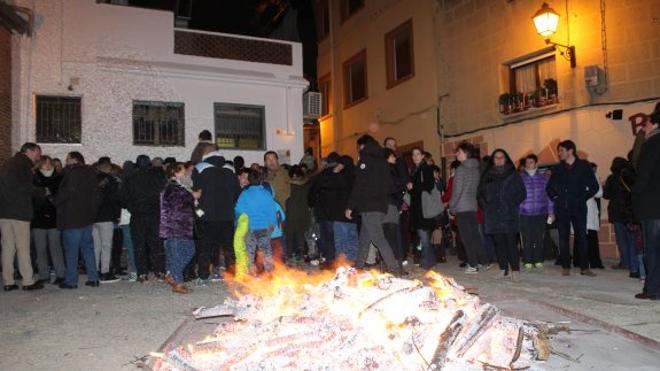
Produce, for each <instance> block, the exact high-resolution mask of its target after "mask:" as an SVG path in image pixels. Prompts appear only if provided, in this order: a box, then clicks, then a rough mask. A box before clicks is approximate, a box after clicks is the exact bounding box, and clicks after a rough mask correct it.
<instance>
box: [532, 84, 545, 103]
mask: <svg viewBox="0 0 660 371" xmlns="http://www.w3.org/2000/svg"><path fill="white" fill-rule="evenodd" d="M546 98H547V97H546V90H545V88H538V89H536V91H535V92H534V107H543V106H545V105H546V104H547V99H546Z"/></svg>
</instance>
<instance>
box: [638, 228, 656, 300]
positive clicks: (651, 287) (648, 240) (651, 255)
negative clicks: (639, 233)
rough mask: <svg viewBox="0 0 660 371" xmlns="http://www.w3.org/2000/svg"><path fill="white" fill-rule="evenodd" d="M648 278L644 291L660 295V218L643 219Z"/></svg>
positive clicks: (648, 293) (652, 294)
mask: <svg viewBox="0 0 660 371" xmlns="http://www.w3.org/2000/svg"><path fill="white" fill-rule="evenodd" d="M642 230H643V231H644V232H643V233H644V262H645V263H646V280H645V281H644V293H646V295H648V296H660V219H650V220H642Z"/></svg>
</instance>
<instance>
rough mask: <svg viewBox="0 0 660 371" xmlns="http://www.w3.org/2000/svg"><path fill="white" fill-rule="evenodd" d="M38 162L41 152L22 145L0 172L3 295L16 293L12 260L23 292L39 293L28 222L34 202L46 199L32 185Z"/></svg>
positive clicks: (39, 190) (31, 145)
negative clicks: (16, 267)
mask: <svg viewBox="0 0 660 371" xmlns="http://www.w3.org/2000/svg"><path fill="white" fill-rule="evenodd" d="M40 158H41V148H40V147H39V146H38V145H37V144H35V143H25V144H23V146H22V147H21V150H20V151H19V152H18V153H16V154H15V155H14V157H12V158H10V159H9V160H7V162H5V163H4V165H3V166H2V168H1V169H0V233H1V234H2V279H3V281H4V291H12V290H16V289H18V286H17V285H16V282H15V281H14V257H15V256H17V255H18V270H19V271H20V272H21V276H22V277H23V290H37V289H42V288H43V284H42V283H41V282H35V281H34V277H33V275H34V272H33V271H32V261H31V260H30V221H31V220H32V217H33V216H34V205H33V203H32V200H33V199H34V198H43V197H45V196H46V190H45V189H44V188H38V187H35V186H34V184H33V172H32V168H33V167H34V165H35V164H36V163H37V162H38V161H39V159H40Z"/></svg>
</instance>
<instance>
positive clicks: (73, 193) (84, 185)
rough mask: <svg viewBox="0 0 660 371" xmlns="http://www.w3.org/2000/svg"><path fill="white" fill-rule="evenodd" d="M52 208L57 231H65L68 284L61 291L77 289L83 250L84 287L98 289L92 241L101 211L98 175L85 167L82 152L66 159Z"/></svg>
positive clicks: (69, 155) (61, 285) (63, 235)
mask: <svg viewBox="0 0 660 371" xmlns="http://www.w3.org/2000/svg"><path fill="white" fill-rule="evenodd" d="M53 205H55V207H56V208H57V229H59V230H60V231H62V242H63V245H64V256H65V258H66V281H65V282H64V283H61V284H60V288H63V289H75V288H77V287H78V257H79V256H80V252H81V250H82V256H83V259H84V261H85V270H86V271H87V282H86V283H85V285H87V286H92V287H98V285H99V278H98V272H97V268H96V259H95V257H94V242H93V239H92V226H93V224H94V219H96V212H97V209H98V189H97V182H96V171H95V170H94V169H93V168H92V167H91V166H87V165H85V158H84V157H83V155H82V154H80V152H70V153H69V154H68V155H67V156H66V168H64V172H63V178H62V183H60V188H59V190H58V193H57V196H56V197H55V198H54V199H53Z"/></svg>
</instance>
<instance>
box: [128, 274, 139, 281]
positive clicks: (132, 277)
mask: <svg viewBox="0 0 660 371" xmlns="http://www.w3.org/2000/svg"><path fill="white" fill-rule="evenodd" d="M137 280H138V275H137V273H135V272H130V273H129V274H128V282H137Z"/></svg>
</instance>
